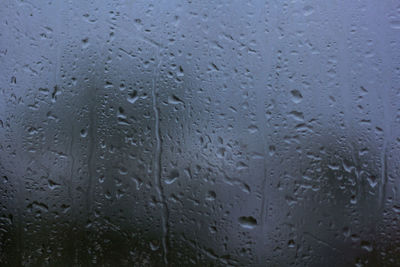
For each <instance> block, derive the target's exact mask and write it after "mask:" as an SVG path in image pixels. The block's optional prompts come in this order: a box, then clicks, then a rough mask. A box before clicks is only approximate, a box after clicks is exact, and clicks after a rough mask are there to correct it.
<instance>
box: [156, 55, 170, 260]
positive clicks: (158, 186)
mask: <svg viewBox="0 0 400 267" xmlns="http://www.w3.org/2000/svg"><path fill="white" fill-rule="evenodd" d="M158 56H160V51H158ZM160 66H161V59H159V62H158V65H157V68H155V69H154V73H153V79H152V99H153V111H154V133H155V137H156V149H155V151H154V183H155V185H156V191H157V195H158V198H159V201H160V203H161V205H162V211H161V212H162V216H161V222H162V241H161V242H162V248H163V254H164V258H163V259H164V263H165V265H168V232H169V229H168V228H169V226H168V220H169V211H168V206H167V202H166V201H165V196H164V189H163V186H162V184H161V153H162V139H161V137H160V135H161V132H160V110H159V108H158V106H157V90H156V82H157V80H158V73H159V70H160Z"/></svg>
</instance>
